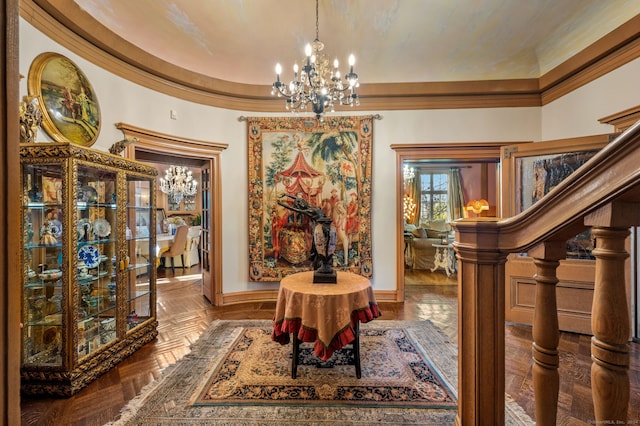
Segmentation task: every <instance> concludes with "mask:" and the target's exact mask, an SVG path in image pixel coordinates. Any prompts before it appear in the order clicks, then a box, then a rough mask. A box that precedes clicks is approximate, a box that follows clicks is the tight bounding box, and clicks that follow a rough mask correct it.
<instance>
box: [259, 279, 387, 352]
mask: <svg viewBox="0 0 640 426" xmlns="http://www.w3.org/2000/svg"><path fill="white" fill-rule="evenodd" d="M337 274H338V280H337V281H338V282H337V283H336V284H314V283H313V271H307V272H300V273H297V274H293V275H289V276H287V277H285V278H283V279H282V281H281V282H280V291H279V292H278V301H277V304H276V312H275V316H274V320H273V333H272V335H271V338H272V339H273V340H275V341H277V342H279V343H281V344H283V345H284V344H287V343H289V341H290V336H289V334H294V335H295V336H297V337H298V339H299V340H301V341H303V342H315V345H314V354H315V355H316V356H317V357H318V358H320V359H321V360H323V361H326V360H328V359H329V358H331V355H333V352H334V351H336V350H338V349H340V348H342V347H343V346H345V345H347V344H349V343H351V342H352V341H353V340H354V339H355V330H354V326H355V324H357V322H358V321H360V322H363V323H366V322H369V321H371V320H373V319H374V318H377V317H379V316H380V315H381V313H380V310H379V309H378V304H377V303H376V299H375V296H374V294H373V289H372V288H371V283H370V282H369V280H368V279H367V278H365V277H363V276H361V275H356V274H353V273H350V272H338V273H337Z"/></svg>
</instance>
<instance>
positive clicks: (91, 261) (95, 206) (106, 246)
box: [74, 164, 117, 358]
mask: <svg viewBox="0 0 640 426" xmlns="http://www.w3.org/2000/svg"><path fill="white" fill-rule="evenodd" d="M116 176H117V175H116V173H115V172H112V171H105V170H101V169H98V168H95V167H92V166H88V165H82V164H80V165H78V181H77V182H78V183H77V185H78V186H77V191H78V195H77V201H76V205H75V213H76V217H75V219H76V232H75V233H74V236H75V238H77V241H78V245H77V247H78V256H77V259H75V260H76V264H75V267H76V268H77V283H76V285H77V288H76V293H75V294H76V295H77V298H78V301H77V309H78V313H77V317H76V318H77V327H78V330H77V331H78V346H77V351H78V357H79V358H80V357H82V356H85V355H89V354H91V353H93V352H95V351H96V350H98V349H99V348H100V347H101V346H103V345H106V344H109V343H110V342H111V341H113V340H115V338H116V337H117V336H116V329H117V327H116V298H117V291H116V290H117V275H116V273H117V272H116V259H117V251H116V247H117V245H116V243H117V232H116V230H117V220H116V197H115V194H116Z"/></svg>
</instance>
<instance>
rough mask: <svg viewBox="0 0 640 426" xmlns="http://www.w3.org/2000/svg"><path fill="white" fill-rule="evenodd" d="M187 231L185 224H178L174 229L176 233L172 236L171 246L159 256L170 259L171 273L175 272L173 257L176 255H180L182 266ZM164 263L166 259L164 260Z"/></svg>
mask: <svg viewBox="0 0 640 426" xmlns="http://www.w3.org/2000/svg"><path fill="white" fill-rule="evenodd" d="M188 232H189V227H188V226H187V225H181V226H178V228H177V229H176V235H175V236H174V237H173V242H172V243H171V247H169V250H167V251H165V252H163V253H162V254H161V255H160V257H163V258H165V259H166V258H170V259H171V271H172V272H173V273H175V272H176V268H175V266H174V262H173V258H174V257H176V256H180V258H181V260H182V268H184V251H185V249H186V246H187V233H188ZM165 264H166V261H165Z"/></svg>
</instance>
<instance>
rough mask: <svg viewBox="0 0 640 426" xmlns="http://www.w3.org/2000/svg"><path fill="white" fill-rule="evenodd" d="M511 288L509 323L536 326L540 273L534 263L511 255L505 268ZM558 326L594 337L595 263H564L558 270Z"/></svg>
mask: <svg viewBox="0 0 640 426" xmlns="http://www.w3.org/2000/svg"><path fill="white" fill-rule="evenodd" d="M505 270H506V276H507V277H508V282H507V286H508V288H509V291H508V293H507V294H508V296H509V297H507V298H506V307H505V309H506V312H505V319H506V320H507V321H509V322H514V323H519V324H527V325H532V324H533V311H534V307H535V298H536V281H535V279H534V275H535V273H536V270H535V265H534V264H533V259H532V258H530V257H527V256H514V255H511V256H510V257H509V260H508V262H507V264H506V266H505ZM557 274H558V280H559V281H558V284H557V285H556V297H557V304H558V326H559V328H560V330H562V331H569V332H573V333H580V334H592V333H591V304H592V301H593V288H594V280H595V262H594V261H592V260H571V259H569V260H563V261H561V262H560V266H559V267H558V269H557Z"/></svg>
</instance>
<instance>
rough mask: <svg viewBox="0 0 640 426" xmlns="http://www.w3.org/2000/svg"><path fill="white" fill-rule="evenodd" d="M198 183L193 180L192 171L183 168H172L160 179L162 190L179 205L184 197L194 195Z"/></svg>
mask: <svg viewBox="0 0 640 426" xmlns="http://www.w3.org/2000/svg"><path fill="white" fill-rule="evenodd" d="M197 186H198V182H197V181H195V180H194V179H193V176H192V173H191V170H189V169H187V168H186V167H183V166H170V167H169V168H168V169H167V170H166V171H165V173H164V179H163V178H160V190H161V191H162V192H164V193H165V194H168V195H169V197H171V198H172V199H173V202H174V203H176V204H178V203H180V201H182V197H184V196H185V195H186V196H189V195H194V194H195V193H196V189H197Z"/></svg>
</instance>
